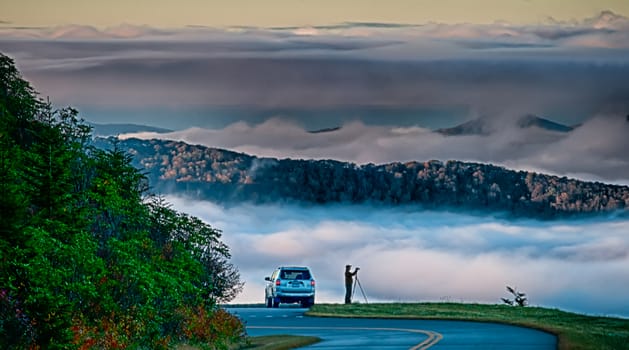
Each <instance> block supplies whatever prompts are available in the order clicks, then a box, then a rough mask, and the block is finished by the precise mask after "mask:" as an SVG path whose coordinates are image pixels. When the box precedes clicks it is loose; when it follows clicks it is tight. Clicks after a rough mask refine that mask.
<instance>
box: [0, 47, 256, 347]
mask: <svg viewBox="0 0 629 350" xmlns="http://www.w3.org/2000/svg"><path fill="white" fill-rule="evenodd" d="M90 143H91V135H90V128H89V127H88V126H87V125H86V124H84V123H83V122H82V121H81V119H80V118H79V117H78V112H77V111H76V110H74V109H72V108H65V109H59V110H56V109H53V108H52V106H51V104H50V103H48V102H45V101H43V100H42V99H40V98H39V97H38V96H37V93H36V92H35V90H34V89H33V88H32V87H31V86H30V85H29V83H28V82H27V81H25V80H23V79H22V77H21V75H20V73H19V72H18V71H17V70H16V68H15V65H14V62H13V61H12V59H10V58H9V57H6V56H4V55H1V54H0V348H2V349H114V348H115V349H123V348H145V349H161V348H164V349H165V348H172V347H173V346H174V344H177V343H181V342H186V343H193V344H200V345H201V346H204V347H207V348H210V347H211V348H216V347H221V346H224V345H225V344H228V343H233V342H238V341H240V340H241V339H242V337H243V333H244V327H243V325H242V324H241V323H240V321H238V319H236V318H235V317H233V316H231V315H230V314H229V313H227V312H225V311H223V310H221V309H219V308H217V306H216V305H217V302H221V301H228V300H230V299H232V298H233V297H234V296H235V294H236V293H238V292H239V291H240V289H241V288H242V282H241V281H240V277H239V274H238V270H237V269H236V268H235V267H234V266H233V265H231V263H230V262H229V259H230V253H229V248H228V247H227V246H226V245H225V244H224V243H223V242H222V241H221V232H220V231H219V230H217V229H214V228H213V227H211V226H210V225H208V224H206V223H203V222H202V221H201V220H199V219H197V218H195V217H191V216H188V215H186V214H183V213H178V212H176V211H174V210H173V209H171V208H170V207H169V205H168V204H167V203H165V202H164V201H163V199H161V198H159V197H153V196H150V195H148V193H147V189H148V188H149V186H150V183H149V182H148V181H147V178H146V177H145V176H144V175H143V174H142V173H140V172H139V171H138V170H136V168H135V167H134V166H133V165H132V157H131V155H129V154H128V153H127V152H125V151H124V150H123V149H121V148H115V147H114V148H112V149H109V150H99V149H95V148H93V147H92V146H90Z"/></svg>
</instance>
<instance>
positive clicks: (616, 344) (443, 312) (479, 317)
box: [306, 303, 629, 350]
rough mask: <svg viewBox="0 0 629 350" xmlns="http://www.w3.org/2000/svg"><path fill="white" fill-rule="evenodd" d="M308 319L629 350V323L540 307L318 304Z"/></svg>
mask: <svg viewBox="0 0 629 350" xmlns="http://www.w3.org/2000/svg"><path fill="white" fill-rule="evenodd" d="M306 314H307V315H309V316H323V317H325V316H328V317H331V316H334V317H374V318H417V319H441V320H464V321H479V322H498V323H505V324H512V325H518V326H524V327H530V328H535V329H540V330H544V331H547V332H550V333H553V334H555V335H557V337H558V342H559V349H560V350H564V349H577V350H591V349H601V350H602V349H610V350H618V349H629V320H626V319H620V318H613V317H596V316H586V315H580V314H575V313H570V312H565V311H561V310H556V309H546V308H540V307H512V306H507V305H485V304H457V303H413V304H411V303H408V304H407V303H392V304H388V303H387V304H352V305H331V304H327V305H326V304H319V305H315V306H313V307H312V308H311V309H310V311H308V312H307V313H306Z"/></svg>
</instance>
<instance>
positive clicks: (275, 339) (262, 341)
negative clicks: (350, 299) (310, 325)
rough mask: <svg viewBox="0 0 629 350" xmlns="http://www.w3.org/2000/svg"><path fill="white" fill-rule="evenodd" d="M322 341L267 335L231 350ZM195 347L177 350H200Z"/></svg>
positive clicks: (272, 349)
mask: <svg viewBox="0 0 629 350" xmlns="http://www.w3.org/2000/svg"><path fill="white" fill-rule="evenodd" d="M319 341H321V339H319V338H317V337H307V336H299V335H284V334H280V335H265V336H260V337H248V338H247V343H246V344H245V345H240V346H232V347H230V350H245V349H246V350H288V349H295V348H300V347H302V346H306V345H310V344H314V343H318V342H319ZM199 349H200V347H198V346H194V345H187V344H181V345H179V346H177V350H199Z"/></svg>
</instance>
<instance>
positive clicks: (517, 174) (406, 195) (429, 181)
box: [97, 138, 629, 219]
mask: <svg viewBox="0 0 629 350" xmlns="http://www.w3.org/2000/svg"><path fill="white" fill-rule="evenodd" d="M97 144H98V146H99V147H103V148H108V147H112V145H113V144H117V145H118V147H121V148H123V149H125V150H128V151H129V152H130V153H132V154H134V156H135V157H134V159H135V160H134V164H135V166H137V167H138V168H140V169H142V171H144V172H145V173H146V174H147V176H148V177H149V179H151V183H152V185H153V186H155V190H156V191H158V192H162V193H179V194H186V195H190V196H194V197H197V198H203V199H210V200H214V201H218V202H238V201H251V202H256V203H271V202H278V201H296V202H306V203H318V204H325V203H372V204H383V205H419V206H420V207H421V208H434V209H452V208H458V209H464V210H473V211H492V212H503V213H508V214H509V215H514V216H520V217H531V218H541V219H552V218H558V217H565V216H573V215H590V214H600V213H609V212H616V213H621V214H622V213H625V214H626V213H627V212H628V211H629V187H627V186H616V185H608V184H603V183H598V182H585V181H579V180H575V179H568V178H565V177H557V176H550V175H544V174H537V173H533V172H526V171H512V170H508V169H505V168H502V167H498V166H494V165H490V164H477V163H465V162H460V161H447V162H445V163H444V162H440V161H435V160H432V161H427V162H408V163H391V164H383V165H374V164H368V165H360V166H359V165H355V164H351V163H343V162H338V161H334V160H319V161H315V160H293V159H282V160H278V159H271V158H257V157H253V156H249V155H246V154H242V153H235V152H231V151H226V150H220V149H212V148H206V147H203V146H195V145H189V144H186V143H183V142H174V141H163V140H138V139H128V140H120V141H119V140H117V139H113V138H110V139H100V140H97Z"/></svg>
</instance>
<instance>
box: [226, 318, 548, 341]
mask: <svg viewBox="0 0 629 350" xmlns="http://www.w3.org/2000/svg"><path fill="white" fill-rule="evenodd" d="M229 310H230V311H231V312H232V313H234V314H236V315H237V316H238V317H240V318H241V319H242V320H243V321H245V323H246V326H247V333H248V334H249V335H250V336H261V335H271V334H292V335H311V336H316V337H319V338H321V339H322V341H321V342H319V343H317V344H314V345H311V346H307V347H304V348H302V349H386V350H389V349H391V350H393V349H412V350H425V349H429V348H430V349H431V350H439V349H462V350H466V349H475V350H478V349H501V350H504V349H506V350H516V349H517V350H533V349H535V350H546V349H548V350H550V349H557V338H556V337H555V336H554V335H552V334H549V333H546V332H542V331H538V330H533V329H529V328H523V327H515V326H507V325H501V324H495V323H480V322H461V321H436V320H390V319H352V318H322V317H307V316H304V312H305V311H306V309H296V308H279V309H266V308H230V309H229Z"/></svg>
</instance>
